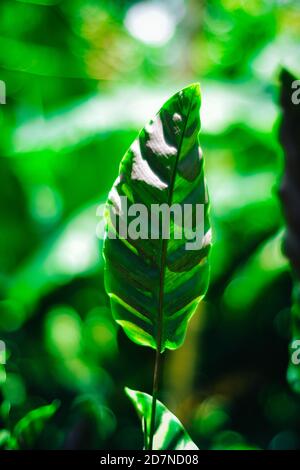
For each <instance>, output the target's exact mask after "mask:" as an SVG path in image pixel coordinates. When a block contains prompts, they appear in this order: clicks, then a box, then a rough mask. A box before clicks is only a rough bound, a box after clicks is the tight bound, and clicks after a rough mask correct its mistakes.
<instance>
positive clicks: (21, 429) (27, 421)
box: [13, 401, 59, 448]
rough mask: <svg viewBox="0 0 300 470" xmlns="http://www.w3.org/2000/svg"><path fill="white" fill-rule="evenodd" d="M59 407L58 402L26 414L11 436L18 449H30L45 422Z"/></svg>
mask: <svg viewBox="0 0 300 470" xmlns="http://www.w3.org/2000/svg"><path fill="white" fill-rule="evenodd" d="M58 407H59V402H58V401H54V402H53V403H51V404H50V405H46V406H42V407H40V408H37V409H36V410H32V411H30V412H29V413H27V415H26V416H24V417H23V418H22V419H21V420H20V421H19V422H18V423H17V424H16V426H15V428H14V431H13V436H14V438H15V439H16V440H17V442H18V445H19V447H20V448H30V447H32V445H33V444H34V443H35V441H36V439H37V438H38V436H39V435H40V434H41V432H42V431H43V429H44V427H45V424H46V422H47V421H48V420H49V419H50V418H52V416H53V415H54V414H55V413H56V411H57V409H58Z"/></svg>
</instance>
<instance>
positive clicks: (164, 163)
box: [104, 85, 211, 352]
mask: <svg viewBox="0 0 300 470" xmlns="http://www.w3.org/2000/svg"><path fill="white" fill-rule="evenodd" d="M199 109H200V89H199V86H198V85H191V86H189V87H187V88H185V89H183V90H182V91H180V92H179V93H177V94H175V95H174V96H173V97H172V98H170V99H169V100H168V101H167V102H166V103H165V104H164V105H163V107H162V108H161V109H160V111H159V112H158V114H157V115H156V116H155V118H154V119H153V120H151V121H150V123H149V124H148V125H147V126H146V127H145V128H144V129H143V130H142V131H141V132H140V134H139V136H138V137H137V139H136V140H135V141H134V143H133V144H132V146H131V147H130V148H129V150H128V152H127V153H126V154H125V156H124V158H123V160H122V162H121V165H120V175H119V177H118V178H117V180H116V182H115V184H114V186H113V188H112V191H111V192H110V195H109V198H108V207H110V209H111V210H108V211H107V231H108V233H116V238H115V239H112V238H109V237H107V238H106V240H105V243H104V257H105V260H106V276H105V277H106V290H107V292H108V293H109V295H110V299H111V307H112V310H113V314H114V317H115V319H116V321H117V323H118V324H119V325H121V326H122V327H123V328H124V330H125V332H126V333H127V335H128V336H129V337H130V338H131V339H132V340H133V341H135V342H136V343H138V344H141V345H147V346H150V347H153V348H155V349H158V350H159V351H160V352H162V351H163V350H164V349H165V348H169V349H176V348H177V347H179V346H180V344H181V343H182V342H183V340H184V336H185V332H186V327H187V322H188V320H189V319H190V317H191V316H192V315H193V313H194V312H195V309H196V307H197V304H198V303H199V301H200V300H201V299H202V298H203V296H204V294H205V292H206V290H207V286H208V278H209V263H208V253H209V249H210V244H211V230H210V224H209V218H208V210H209V204H208V194H207V188H206V183H205V179H204V162H203V157H202V153H201V150H200V147H199V143H198V133H199V130H200V117H199ZM121 196H122V197H127V199H128V213H129V211H130V207H131V206H132V204H137V203H139V204H143V205H144V206H145V207H146V208H147V210H148V216H147V217H148V220H146V222H147V224H148V227H150V226H151V216H150V211H151V207H152V205H153V204H158V205H161V204H167V205H168V206H169V207H170V206H171V205H172V204H179V205H180V206H181V207H183V205H184V204H191V205H192V208H193V211H195V208H196V204H202V205H203V207H204V221H203V227H202V228H203V234H204V236H203V237H202V240H201V246H199V249H197V250H194V249H193V250H191V249H187V247H186V242H187V237H188V235H186V234H184V236H183V237H182V238H181V239H175V238H174V230H176V227H175V226H174V221H173V222H172V221H171V224H170V240H166V239H163V238H162V230H161V227H160V230H159V236H158V239H157V240H153V238H152V239H149V237H148V239H141V238H138V239H137V240H133V239H132V238H127V239H125V238H122V236H120V231H119V230H118V228H117V227H118V222H120V220H121V219H122V217H123V215H124V214H123V212H122V210H123V209H122V207H120V201H121V199H120V198H121ZM112 210H113V211H114V213H115V214H116V217H117V219H118V220H117V223H114V222H113V217H112ZM144 222H145V220H144ZM193 224H194V225H193V230H195V229H196V231H197V233H200V229H201V227H200V226H199V223H198V225H197V226H196V225H195V220H193ZM114 231H116V232H114ZM146 236H147V234H146Z"/></svg>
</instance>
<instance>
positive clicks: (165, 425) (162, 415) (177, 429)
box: [125, 388, 198, 450]
mask: <svg viewBox="0 0 300 470" xmlns="http://www.w3.org/2000/svg"><path fill="white" fill-rule="evenodd" d="M125 391H126V394H127V395H128V397H129V399H130V400H131V401H132V403H133V405H134V407H135V409H136V411H137V413H138V415H139V417H140V419H141V421H142V424H143V432H144V437H145V439H144V440H145V444H146V442H147V441H148V434H149V429H150V416H151V404H152V397H151V395H148V394H147V393H142V392H138V391H135V390H130V389H129V388H126V389H125ZM153 450H198V447H197V446H196V444H195V443H194V442H193V441H192V440H191V438H190V436H189V435H188V433H187V432H186V430H185V429H184V427H183V426H182V424H181V422H180V421H179V419H178V418H176V416H174V415H173V414H172V413H171V412H170V411H169V410H168V409H167V408H166V407H165V406H164V405H163V404H162V403H161V402H160V401H158V402H157V409H156V421H155V433H154V439H153Z"/></svg>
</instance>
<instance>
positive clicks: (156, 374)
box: [148, 349, 161, 450]
mask: <svg viewBox="0 0 300 470" xmlns="http://www.w3.org/2000/svg"><path fill="white" fill-rule="evenodd" d="M160 367H161V352H160V351H159V349H157V350H156V354H155V365H154V373H153V389H152V408H151V423H150V433H149V444H148V450H153V437H154V432H155V421H156V402H157V394H158V387H159V377H160Z"/></svg>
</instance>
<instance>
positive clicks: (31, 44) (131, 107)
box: [0, 0, 300, 449]
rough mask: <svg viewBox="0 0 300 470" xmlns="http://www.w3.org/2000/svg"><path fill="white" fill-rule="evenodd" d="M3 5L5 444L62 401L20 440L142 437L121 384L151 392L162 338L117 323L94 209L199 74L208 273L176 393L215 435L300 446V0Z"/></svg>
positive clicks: (238, 445)
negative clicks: (289, 193) (295, 83)
mask: <svg viewBox="0 0 300 470" xmlns="http://www.w3.org/2000/svg"><path fill="white" fill-rule="evenodd" d="M0 18H1V33H0V64H1V65H0V80H2V81H4V82H5V84H6V104H5V105H0V123H1V139H0V156H1V158H0V166H1V170H0V175H1V181H0V208H1V231H0V299H1V301H0V339H1V340H3V341H5V344H6V349H7V363H6V365H5V366H2V367H1V366H0V367H1V369H0V429H2V431H0V446H1V436H2V438H3V430H13V429H14V426H15V424H16V423H17V422H18V421H19V420H20V419H21V418H22V417H23V416H25V415H26V413H27V412H28V411H29V410H32V409H34V408H37V407H40V406H43V405H46V404H49V403H51V402H53V401H54V400H59V402H60V406H59V408H58V411H57V412H56V413H55V415H54V416H53V417H52V419H51V420H48V421H47V422H46V423H45V425H44V426H43V427H42V429H41V432H40V433H38V436H37V437H36V438H35V439H33V440H30V439H29V440H28V441H26V442H24V443H23V444H22V446H23V447H29V448H35V449H39V448H49V449H56V448H59V449H63V448H67V449H91V448H98V449H135V448H141V447H142V442H143V438H142V433H141V430H140V425H139V422H138V419H137V417H136V415H135V412H134V410H133V408H132V407H131V404H130V403H129V401H128V399H127V398H126V397H125V395H124V392H123V388H124V386H125V385H127V386H129V387H131V388H133V389H139V390H142V391H145V392H148V393H151V382H152V368H153V360H154V357H153V351H151V350H148V349H144V348H140V347H138V346H136V345H134V344H133V343H131V342H130V341H129V340H128V339H127V338H126V337H125V336H124V334H123V332H122V331H120V330H119V329H118V328H117V327H116V325H115V324H114V322H113V321H112V318H111V313H110V308H109V301H108V298H107V296H106V294H105V291H104V288H103V260H102V258H101V241H99V240H97V237H96V226H97V223H98V222H99V219H98V218H97V216H96V208H97V204H99V203H102V202H104V201H105V199H106V195H107V193H108V191H109V189H110V187H111V185H112V183H113V181H114V179H115V177H116V175H117V172H118V165H119V161H120V159H121V157H122V155H123V154H124V152H125V151H126V149H127V147H128V146H129V145H130V143H131V142H132V140H133V139H134V137H135V135H136V133H137V131H138V130H139V128H140V127H142V126H143V125H144V124H145V123H146V122H147V120H149V118H150V117H151V116H152V115H153V114H154V113H155V112H156V111H157V110H158V108H159V107H160V106H161V105H162V103H163V102H164V100H165V99H166V98H168V97H169V95H171V94H172V93H174V92H175V91H177V90H178V89H180V88H181V87H183V86H186V85H188V84H189V83H190V82H195V81H200V83H201V89H202V112H201V120H202V133H201V136H200V142H201V145H202V147H203V150H204V155H205V158H206V170H207V179H208V184H209V189H210V195H211V201H212V222H213V228H214V248H213V252H212V277H211V285H210V290H209V293H208V295H207V297H206V301H205V302H204V303H203V304H202V305H201V306H200V307H199V312H198V315H196V316H194V318H193V320H192V322H191V324H190V328H189V332H188V335H187V339H186V342H185V345H184V346H183V347H182V348H180V349H179V350H177V351H176V352H169V353H167V354H166V356H165V361H164V365H163V376H162V386H161V393H160V397H161V399H162V401H164V403H165V404H166V405H167V406H168V407H169V408H170V409H171V410H172V411H173V412H174V413H175V414H176V415H177V416H178V417H179V418H180V419H181V421H182V422H183V424H184V425H185V427H186V428H187V430H188V431H189V433H190V435H191V437H192V438H193V440H194V441H195V442H196V443H197V444H198V445H199V447H200V448H202V449H228V448H234V449H243V448H244V449H246V448H268V449H297V448H298V449H300V399H299V397H297V396H296V395H295V394H293V393H292V392H291V391H290V389H289V387H288V385H287V383H286V377H285V376H286V368H287V363H288V342H289V308H290V293H291V279H290V274H289V268H288V264H287V261H286V260H285V259H284V258H283V256H282V255H281V246H280V245H281V233H282V228H283V220H282V216H281V211H280V206H279V203H278V201H277V194H276V192H277V185H278V178H279V176H280V174H281V171H282V155H281V150H280V147H279V144H278V137H277V127H278V126H277V123H278V117H279V114H280V110H279V108H278V71H279V68H280V66H282V65H284V66H286V67H289V68H290V69H292V70H294V71H297V68H298V71H299V64H300V47H299V38H300V32H299V24H300V5H299V2H298V1H297V0H295V1H289V0H281V1H280V0H277V1H275V0H252V1H246V0H223V1H222V2H221V1H216V0H207V1H201V0H186V1H184V0H168V1H158V0H156V1H154V0H153V1H151V0H149V1H130V0H119V1H117V0H115V1H113V0H112V1H109V0H106V1H100V0H65V1H62V0H22V1H15V0H2V1H1V5H0ZM1 433H2V434H1ZM4 441H5V439H4ZM4 441H3V442H4ZM3 445H4V446H5V444H3Z"/></svg>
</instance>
